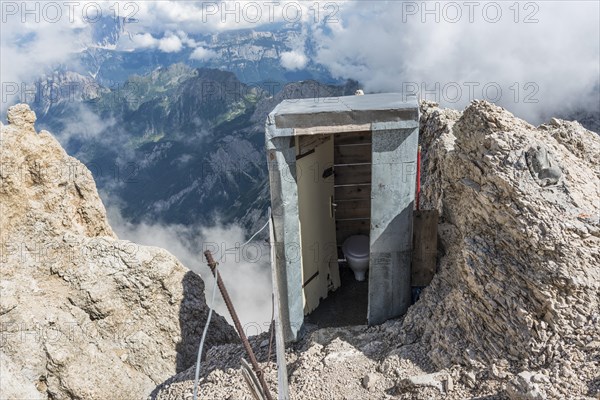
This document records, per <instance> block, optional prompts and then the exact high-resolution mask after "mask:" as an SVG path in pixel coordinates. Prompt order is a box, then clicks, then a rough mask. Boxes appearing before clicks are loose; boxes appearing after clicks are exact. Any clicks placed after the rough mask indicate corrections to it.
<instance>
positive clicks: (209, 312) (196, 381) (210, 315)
mask: <svg viewBox="0 0 600 400" xmlns="http://www.w3.org/2000/svg"><path fill="white" fill-rule="evenodd" d="M270 220H271V207H269V217H268V218H267V223H266V224H264V225H263V227H262V228H260V229H259V230H258V231H256V233H255V234H254V235H252V236H251V237H250V239H248V240H247V241H246V242H245V243H244V244H242V245H240V246H236V247H233V248H231V249H227V250H225V251H224V252H223V255H222V256H221V258H220V259H219V260H221V259H222V258H223V256H224V255H225V253H226V252H227V251H228V250H235V249H239V248H242V247H244V246H245V245H247V244H248V243H250V242H251V241H252V239H254V238H255V237H256V236H257V235H258V234H259V233H261V232H262V231H263V230H264V229H265V228H266V227H267V226H268V225H269V221H270ZM218 267H219V263H216V265H215V282H214V284H213V290H212V298H211V301H210V304H211V305H210V306H209V307H208V309H209V310H208V317H207V318H206V325H204V330H203V331H202V338H201V339H200V346H199V348H198V359H197V360H196V373H195V375H194V400H198V379H199V378H200V362H201V360H202V349H203V348H204V341H205V340H206V334H207V333H208V326H209V325H210V320H211V317H212V313H213V306H214V305H215V293H216V292H217V280H218V276H219V271H218Z"/></svg>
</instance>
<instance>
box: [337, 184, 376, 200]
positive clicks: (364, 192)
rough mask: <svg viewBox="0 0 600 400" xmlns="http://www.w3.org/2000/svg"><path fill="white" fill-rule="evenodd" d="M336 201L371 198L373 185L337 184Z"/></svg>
mask: <svg viewBox="0 0 600 400" xmlns="http://www.w3.org/2000/svg"><path fill="white" fill-rule="evenodd" d="M334 199H335V200H334V201H341V200H360V199H371V185H370V184H363V185H348V186H336V187H335V194H334Z"/></svg>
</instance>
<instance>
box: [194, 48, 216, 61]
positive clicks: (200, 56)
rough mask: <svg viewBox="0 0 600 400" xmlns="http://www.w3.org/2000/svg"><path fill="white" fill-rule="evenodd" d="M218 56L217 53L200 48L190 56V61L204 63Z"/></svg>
mask: <svg viewBox="0 0 600 400" xmlns="http://www.w3.org/2000/svg"><path fill="white" fill-rule="evenodd" d="M216 56H217V53H215V52H214V51H212V50H210V49H206V48H204V47H202V46H200V47H196V49H194V51H193V52H192V54H190V59H191V60H201V61H204V60H210V59H211V58H214V57H216Z"/></svg>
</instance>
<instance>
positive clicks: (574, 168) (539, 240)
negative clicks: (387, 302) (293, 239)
mask: <svg viewBox="0 0 600 400" xmlns="http://www.w3.org/2000/svg"><path fill="white" fill-rule="evenodd" d="M421 111H422V117H421V139H420V140H421V144H422V145H423V149H424V154H423V177H422V179H423V180H422V185H423V187H422V188H423V194H422V197H421V201H422V204H421V208H423V209H437V210H438V211H439V214H440V225H439V241H440V249H441V256H440V258H439V260H438V272H437V274H436V276H435V278H434V280H433V282H432V283H431V285H430V286H429V287H428V288H426V289H425V290H424V291H423V293H422V295H421V298H420V299H419V301H418V302H417V303H416V304H415V305H414V306H412V307H411V308H410V310H409V312H408V313H407V315H406V316H405V317H404V318H401V319H399V320H394V321H388V322H386V323H385V324H383V325H381V326H374V327H366V326H355V327H346V328H330V329H318V330H314V329H313V330H311V329H309V332H308V333H307V334H306V336H305V337H304V338H303V339H302V340H301V341H299V342H298V343H296V344H295V345H293V346H291V347H289V348H288V349H287V356H286V358H287V363H288V377H289V382H290V392H291V398H292V399H307V400H308V399H488V400H491V399H511V400H516V399H528V400H541V399H600V307H599V306H600V221H599V217H600V200H599V199H600V138H599V136H598V135H597V134H595V133H593V132H590V131H587V130H585V129H584V128H583V127H582V126H581V125H579V124H578V123H576V122H567V121H561V120H556V119H553V120H551V121H550V123H549V124H547V125H542V126H539V127H534V126H532V125H530V124H528V123H527V122H525V121H522V120H520V119H518V118H515V117H514V116H513V115H512V114H510V113H509V112H507V111H506V110H504V109H502V108H500V107H497V106H495V105H492V104H489V103H487V102H480V101H476V102H473V103H472V104H471V105H470V106H469V107H468V108H467V109H465V110H464V111H463V112H459V111H455V110H447V109H441V108H439V107H437V105H436V104H433V103H423V104H422V110H421ZM252 343H253V346H254V348H255V349H256V351H257V353H258V358H259V361H262V364H261V365H262V367H263V369H264V371H265V375H266V378H267V380H268V382H269V384H270V387H271V389H272V393H276V390H277V384H276V379H277V377H276V368H275V365H274V363H273V362H268V361H267V359H266V358H267V354H268V340H267V337H266V336H265V335H263V336H261V337H255V338H253V339H252ZM243 356H244V353H243V350H242V348H241V347H240V346H239V345H231V344H230V345H224V346H216V347H213V348H212V349H210V350H209V351H208V354H207V360H206V363H205V364H204V365H203V371H202V374H201V398H202V399H251V398H252V397H251V396H250V394H249V391H248V390H247V388H246V386H245V383H244V381H243V379H242V376H241V373H240V369H239V364H240V362H239V360H240V358H241V357H243ZM192 378H193V369H189V370H188V371H185V372H183V373H181V374H179V375H176V376H174V377H173V378H171V379H169V380H167V381H166V382H165V383H163V384H162V385H161V386H159V387H158V388H157V389H156V390H155V391H154V392H153V394H152V395H151V397H150V398H151V399H153V400H178V399H188V398H191V393H192V386H193V382H192Z"/></svg>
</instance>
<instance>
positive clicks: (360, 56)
mask: <svg viewBox="0 0 600 400" xmlns="http://www.w3.org/2000/svg"><path fill="white" fill-rule="evenodd" d="M446 4H447V3H444V2H431V3H424V2H390V3H383V2H381V3H380V2H375V3H373V4H372V6H371V7H370V8H369V9H365V8H364V4H363V3H362V2H351V3H349V4H348V5H347V8H346V10H345V11H344V12H343V13H342V14H341V19H342V23H339V24H329V25H327V28H328V29H323V27H321V26H313V29H314V32H315V35H316V37H315V43H316V44H317V46H318V49H317V56H316V61H317V62H320V63H322V64H324V65H325V66H326V67H327V68H329V70H330V71H331V72H332V73H333V74H334V75H336V76H338V77H344V78H353V79H357V80H359V81H361V82H363V83H364V84H365V88H366V90H367V91H401V90H403V89H414V86H415V85H416V86H417V87H419V88H420V89H424V90H427V91H428V93H426V95H427V98H429V99H431V100H439V101H440V102H441V103H442V104H443V105H445V106H450V107H453V108H460V107H463V106H464V105H466V104H467V103H468V102H469V100H470V99H472V98H477V99H482V98H483V99H488V100H494V99H497V100H496V102H498V103H500V104H501V105H503V106H505V107H506V108H508V109H509V110H511V111H513V112H515V113H516V114H517V115H519V116H522V117H525V118H527V119H530V120H532V122H539V118H540V115H541V114H542V113H544V112H545V113H546V114H547V113H558V112H560V111H564V109H565V107H568V106H575V107H582V106H586V105H587V106H588V107H589V105H590V104H594V106H593V107H596V108H597V105H598V101H600V99H598V90H599V87H598V85H599V82H598V79H599V78H598V77H599V75H600V71H599V69H600V55H599V48H600V43H599V40H600V39H599V38H600V32H599V30H600V24H598V13H599V12H600V10H599V3H598V2H588V1H579V2H577V1H573V2H530V3H524V2H519V3H513V2H495V3H493V2H492V3H489V4H495V5H500V7H501V12H502V14H501V17H500V20H499V21H498V22H496V23H492V22H490V21H492V20H493V19H496V16H495V14H494V12H495V10H494V9H493V7H488V8H485V4H487V3H480V4H479V6H478V7H476V8H475V9H474V10H473V12H472V17H473V23H471V22H469V9H467V8H466V6H464V4H465V3H461V2H456V3H454V4H458V5H459V7H460V12H461V18H460V20H459V21H457V22H454V23H453V22H451V20H453V19H455V17H456V16H457V14H456V13H455V12H454V11H456V10H451V9H449V8H447V7H446ZM514 4H517V6H518V9H519V14H518V15H517V14H516V11H515V10H516V8H515V6H514ZM495 5H494V7H495ZM511 6H512V7H513V8H512V9H511V8H510V7H511ZM410 7H413V8H412V9H411V8H410ZM414 7H416V10H415V8H414ZM424 7H428V8H427V9H428V10H434V11H433V13H430V14H426V13H425V12H424ZM435 7H437V10H438V11H437V12H436V11H435ZM484 10H485V11H484ZM413 12H414V14H413ZM436 14H437V16H438V18H439V22H436V21H435V17H436ZM526 18H529V19H537V20H538V22H535V23H524V20H525V19H526ZM515 19H517V21H518V22H515ZM477 85H478V86H477ZM486 85H488V86H487V87H486ZM471 88H473V92H472V95H471ZM484 88H485V89H486V90H484ZM497 88H500V89H501V90H502V93H501V94H500V95H499V96H498V95H496V93H495V92H496V90H497ZM458 89H460V92H459V90H458ZM486 91H487V93H486ZM421 92H423V90H421ZM422 94H423V93H422ZM529 101H537V103H536V102H529Z"/></svg>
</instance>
